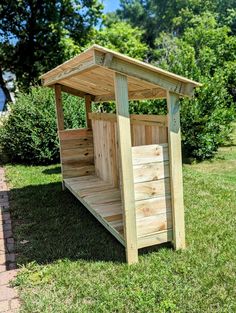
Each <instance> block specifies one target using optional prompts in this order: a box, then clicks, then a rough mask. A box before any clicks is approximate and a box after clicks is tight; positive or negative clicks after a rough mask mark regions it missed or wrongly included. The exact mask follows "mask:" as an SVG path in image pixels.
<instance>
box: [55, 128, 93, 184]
mask: <svg viewBox="0 0 236 313" xmlns="http://www.w3.org/2000/svg"><path fill="white" fill-rule="evenodd" d="M59 138H60V150H61V164H62V176H63V178H64V179H65V178H71V177H80V176H84V175H90V174H93V173H94V171H95V168H94V148H93V135H92V131H91V130H88V129H71V130H63V131H59Z"/></svg>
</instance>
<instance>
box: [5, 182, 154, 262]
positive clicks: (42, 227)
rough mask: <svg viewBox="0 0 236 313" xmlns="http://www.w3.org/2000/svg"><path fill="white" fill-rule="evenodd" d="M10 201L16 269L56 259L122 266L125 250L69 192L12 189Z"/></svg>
mask: <svg viewBox="0 0 236 313" xmlns="http://www.w3.org/2000/svg"><path fill="white" fill-rule="evenodd" d="M10 199H11V200H10V210H11V215H12V218H13V232H14V237H15V240H16V250H17V254H18V257H17V263H18V265H23V264H27V263H28V262H32V261H36V262H37V263H39V264H48V263H51V262H54V261H56V260H59V259H70V260H79V259H82V260H90V261H106V262H107V261H113V262H118V263H121V262H125V249H124V247H123V246H122V245H121V244H120V243H119V242H118V241H117V240H116V239H115V238H114V237H113V236H112V235H111V234H110V233H109V232H108V231H107V230H106V229H105V228H104V227H103V226H102V225H101V224H100V223H99V222H98V221H97V220H96V219H95V218H94V217H93V216H92V214H91V213H89V212H88V211H87V209H86V208H85V207H84V206H83V205H82V204H81V203H80V202H79V201H78V200H77V199H76V198H75V197H74V196H73V195H72V194H71V193H70V192H69V191H64V192H63V191H62V190H61V183H50V184H46V185H36V186H27V187H24V188H20V189H12V190H11V192H10ZM159 248H160V246H159V247H157V246H156V247H151V248H146V249H142V250H140V253H139V254H144V253H149V252H151V251H155V250H157V249H159Z"/></svg>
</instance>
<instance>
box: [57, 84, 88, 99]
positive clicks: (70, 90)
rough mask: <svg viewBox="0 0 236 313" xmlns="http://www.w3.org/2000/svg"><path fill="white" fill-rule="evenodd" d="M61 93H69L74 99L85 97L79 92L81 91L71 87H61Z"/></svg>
mask: <svg viewBox="0 0 236 313" xmlns="http://www.w3.org/2000/svg"><path fill="white" fill-rule="evenodd" d="M61 91H63V92H66V93H69V94H71V95H73V96H76V97H80V98H84V96H85V95H86V93H85V92H83V91H81V90H78V89H75V88H71V87H68V86H65V85H61ZM90 96H91V95H90Z"/></svg>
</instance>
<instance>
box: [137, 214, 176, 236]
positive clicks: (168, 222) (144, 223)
mask: <svg viewBox="0 0 236 313" xmlns="http://www.w3.org/2000/svg"><path fill="white" fill-rule="evenodd" d="M171 228H172V216H171V212H164V213H160V214H158V215H152V216H148V217H144V218H139V219H137V235H138V237H142V236H145V235H148V234H152V233H156V232H159V231H163V230H167V229H171Z"/></svg>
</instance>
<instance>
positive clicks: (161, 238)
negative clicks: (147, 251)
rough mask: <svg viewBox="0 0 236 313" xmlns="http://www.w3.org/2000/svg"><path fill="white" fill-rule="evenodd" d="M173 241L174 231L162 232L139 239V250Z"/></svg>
mask: <svg viewBox="0 0 236 313" xmlns="http://www.w3.org/2000/svg"><path fill="white" fill-rule="evenodd" d="M172 240H173V231H172V229H168V230H164V231H160V232H157V233H154V234H151V235H146V236H142V237H138V248H139V249H141V248H144V247H150V246H154V245H159V244H161V243H164V242H170V241H172Z"/></svg>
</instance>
